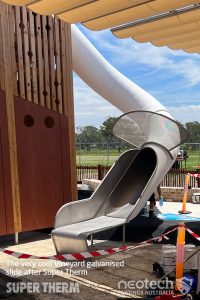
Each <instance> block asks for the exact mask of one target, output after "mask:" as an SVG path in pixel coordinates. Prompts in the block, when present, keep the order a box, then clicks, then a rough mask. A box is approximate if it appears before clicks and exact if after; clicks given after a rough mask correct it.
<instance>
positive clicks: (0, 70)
mask: <svg viewBox="0 0 200 300" xmlns="http://www.w3.org/2000/svg"><path fill="white" fill-rule="evenodd" d="M2 8H3V4H2V3H1V2H0V22H1V18H2ZM0 24H1V23H0ZM2 29H3V28H2V26H1V27H0V88H1V89H2V90H5V79H4V61H3V39H2Z"/></svg>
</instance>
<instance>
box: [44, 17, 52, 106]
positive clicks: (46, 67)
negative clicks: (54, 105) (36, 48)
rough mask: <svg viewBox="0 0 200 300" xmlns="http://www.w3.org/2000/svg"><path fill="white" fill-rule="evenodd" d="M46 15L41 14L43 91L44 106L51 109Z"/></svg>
mask: <svg viewBox="0 0 200 300" xmlns="http://www.w3.org/2000/svg"><path fill="white" fill-rule="evenodd" d="M47 25H48V24H47V17H46V16H42V33H43V58H44V86H45V89H44V93H45V100H46V101H45V103H46V107H47V108H49V109H51V94H50V82H49V52H48V35H47V28H48V26H47Z"/></svg>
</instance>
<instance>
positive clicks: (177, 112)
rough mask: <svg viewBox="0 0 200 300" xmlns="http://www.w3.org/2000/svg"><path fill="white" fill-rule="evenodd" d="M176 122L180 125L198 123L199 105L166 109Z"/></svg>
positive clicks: (199, 118) (199, 119) (199, 120)
mask: <svg viewBox="0 0 200 300" xmlns="http://www.w3.org/2000/svg"><path fill="white" fill-rule="evenodd" d="M167 108H168V110H169V111H170V112H171V113H172V115H173V116H174V118H175V119H176V120H177V121H180V122H182V123H186V122H191V121H198V122H200V105H187V106H179V107H173V106H172V107H167Z"/></svg>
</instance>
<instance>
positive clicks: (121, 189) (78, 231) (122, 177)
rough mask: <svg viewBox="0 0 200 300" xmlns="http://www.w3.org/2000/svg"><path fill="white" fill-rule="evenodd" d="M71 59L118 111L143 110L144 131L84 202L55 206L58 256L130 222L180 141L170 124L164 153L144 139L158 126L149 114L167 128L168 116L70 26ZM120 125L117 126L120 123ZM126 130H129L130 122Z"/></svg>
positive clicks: (80, 249) (82, 247)
mask: <svg viewBox="0 0 200 300" xmlns="http://www.w3.org/2000/svg"><path fill="white" fill-rule="evenodd" d="M72 57H73V67H74V70H75V72H76V73H77V74H78V75H79V76H80V77H81V78H82V79H83V80H84V81H85V82H86V83H87V84H88V85H89V86H90V87H91V88H92V89H93V90H95V91H96V92H97V93H98V94H99V95H101V96H102V97H104V98H105V99H106V100H107V101H109V102H110V103H111V104H113V105H114V106H116V107H117V108H118V109H120V110H121V111H122V112H123V113H126V112H129V111H133V110H134V111H138V110H140V111H141V110H142V111H146V112H144V120H145V122H146V125H147V126H146V127H145V128H147V129H145V130H147V131H148V132H144V135H143V136H144V137H146V136H147V140H144V143H143V144H142V145H141V147H140V149H132V150H129V151H127V152H125V153H123V154H122V155H121V156H120V157H119V159H118V160H117V162H116V163H115V164H114V165H113V166H112V168H111V169H110V171H109V172H108V173H107V175H106V176H105V178H104V180H103V181H102V183H101V184H100V186H99V187H98V188H97V190H96V191H95V192H94V193H93V195H92V196H91V197H90V198H89V199H85V200H79V201H75V202H71V203H68V204H65V205H64V206H63V207H61V208H60V210H59V211H58V213H57V215H56V219H55V228H54V230H53V231H52V238H53V241H54V245H55V248H56V251H57V253H58V254H62V253H74V252H85V251H88V250H89V248H90V247H91V245H90V246H88V237H89V236H90V235H93V234H95V233H97V232H100V231H104V230H107V229H110V228H114V227H116V226H120V225H124V224H126V223H127V222H128V221H129V220H131V219H133V218H135V217H136V216H137V215H138V213H139V212H140V210H141V209H142V208H143V207H144V205H145V203H146V202H147V200H148V199H149V197H150V196H151V194H152V193H153V192H154V191H155V190H156V188H157V186H158V184H159V183H160V181H161V179H162V178H163V177H164V175H165V174H166V173H167V172H168V170H169V169H170V168H171V166H172V164H173V162H174V160H175V158H176V155H177V152H178V147H177V145H179V144H180V143H181V134H180V132H179V128H178V126H177V127H174V126H176V124H175V125H174V123H175V122H173V126H172V127H173V129H175V130H172V129H171V127H170V126H169V131H170V134H169V135H168V136H166V137H165V138H166V139H171V138H172V143H171V144H174V141H175V144H174V145H173V147H171V148H170V149H168V148H167V147H165V145H163V143H162V144H159V142H157V141H156V140H155V139H154V140H151V139H150V137H151V136H152V134H151V133H152V132H154V135H155V132H156V129H157V127H158V126H159V125H158V124H157V123H156V122H153V121H151V120H152V118H154V115H156V116H157V117H159V118H161V121H162V124H165V123H166V122H167V125H168V124H169V120H170V118H172V117H171V116H170V114H169V113H168V112H167V110H166V109H165V108H164V107H163V106H162V105H161V104H160V103H159V102H158V101H157V100H156V99H155V98H154V97H152V96H151V95H149V94H148V93H147V92H146V91H144V90H143V89H141V88H140V87H138V86H137V85H136V84H134V83H133V82H131V81H130V80H129V79H127V78H126V77H125V76H123V75H122V74H120V73H119V72H118V71H117V70H116V69H114V68H113V67H112V66H111V65H110V64H109V63H108V62H107V61H106V60H105V59H104V58H103V57H102V56H101V54H100V53H99V52H98V51H97V50H96V49H95V48H94V47H93V45H91V43H90V42H89V41H88V40H87V39H86V38H85V37H84V35H83V34H82V33H81V32H80V31H79V30H78V29H77V28H76V27H75V26H72ZM141 113H143V112H141ZM149 114H150V115H149ZM165 116H166V117H165ZM125 117H126V116H125ZM134 118H135V116H134V114H133V115H131V116H128V121H130V122H132V121H133V128H139V129H140V124H139V123H137V122H135V121H134ZM121 121H122V122H121V123H120V120H119V123H118V124H119V125H120V126H121V124H122V125H123V124H124V119H122V120H121ZM142 122H143V118H142ZM148 122H149V123H148ZM131 124H132V123H131ZM148 124H149V126H148ZM126 126H127V125H126ZM128 126H129V128H131V127H130V124H129V125H128ZM131 126H132V125H131ZM126 128H127V127H126ZM126 128H125V130H126ZM167 128H168V126H167ZM140 131H141V130H139V131H138V132H140ZM166 132H167V131H166ZM140 133H141V132H140ZM131 135H132V134H131ZM119 136H120V135H119ZM148 137H149V138H148ZM125 140H126V139H125ZM139 140H140V141H141V138H140V137H139Z"/></svg>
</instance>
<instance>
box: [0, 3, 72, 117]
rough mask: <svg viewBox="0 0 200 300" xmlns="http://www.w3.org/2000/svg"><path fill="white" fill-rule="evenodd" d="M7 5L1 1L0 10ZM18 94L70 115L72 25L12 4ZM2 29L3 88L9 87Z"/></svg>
mask: <svg viewBox="0 0 200 300" xmlns="http://www.w3.org/2000/svg"><path fill="white" fill-rule="evenodd" d="M3 5H5V4H2V3H1V2H0V9H1V7H2V6H3ZM9 27H10V34H11V36H10V40H11V51H12V68H13V72H12V75H13V85H14V95H15V96H19V97H20V98H23V99H27V100H28V101H30V102H33V103H35V104H39V105H41V106H43V107H46V108H48V109H51V110H53V111H56V112H58V113H60V114H64V115H68V114H69V111H68V106H69V105H68V102H69V100H68V97H69V89H68V86H69V84H71V82H70V81H72V78H71V77H72V76H71V74H70V73H69V64H70V63H71V62H70V59H69V53H68V52H69V50H68V47H67V37H69V35H70V26H69V25H68V24H67V23H65V22H62V21H60V20H59V19H57V18H56V17H52V16H47V17H46V16H40V15H37V14H35V13H33V12H32V11H29V10H28V9H26V8H25V7H13V6H9ZM1 35H2V32H1V30H0V89H2V90H5V82H4V61H3V55H2V51H3V45H2V38H1Z"/></svg>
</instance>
